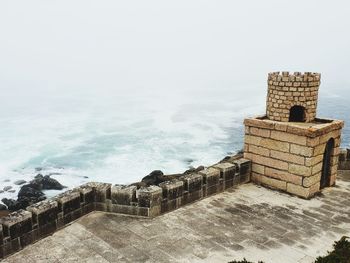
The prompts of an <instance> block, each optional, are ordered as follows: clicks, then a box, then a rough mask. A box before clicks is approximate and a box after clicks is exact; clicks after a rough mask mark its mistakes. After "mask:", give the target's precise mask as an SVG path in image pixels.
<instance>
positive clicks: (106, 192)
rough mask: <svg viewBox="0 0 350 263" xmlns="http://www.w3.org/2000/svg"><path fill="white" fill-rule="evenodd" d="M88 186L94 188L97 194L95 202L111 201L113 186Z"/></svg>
mask: <svg viewBox="0 0 350 263" xmlns="http://www.w3.org/2000/svg"><path fill="white" fill-rule="evenodd" d="M86 185H87V186H90V187H92V189H93V190H94V192H95V202H99V203H103V202H105V201H106V200H107V199H111V187H112V184H107V183H97V182H91V183H87V184H86Z"/></svg>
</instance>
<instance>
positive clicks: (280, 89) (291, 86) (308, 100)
mask: <svg viewBox="0 0 350 263" xmlns="http://www.w3.org/2000/svg"><path fill="white" fill-rule="evenodd" d="M320 79H321V74H319V73H311V72H305V73H304V74H302V73H300V72H294V73H293V74H290V73H289V72H282V73H281V74H280V72H272V73H269V75H268V94H267V102H266V115H267V117H268V118H269V119H270V120H274V121H282V122H288V121H289V117H290V110H291V108H292V107H293V106H302V107H304V108H305V116H304V119H305V120H304V121H305V122H312V121H314V119H315V117H316V109H317V99H318V88H319V85H320Z"/></svg>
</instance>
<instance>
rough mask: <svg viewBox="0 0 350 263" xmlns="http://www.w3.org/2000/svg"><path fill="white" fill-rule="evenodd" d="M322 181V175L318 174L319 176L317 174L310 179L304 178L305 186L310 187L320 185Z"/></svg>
mask: <svg viewBox="0 0 350 263" xmlns="http://www.w3.org/2000/svg"><path fill="white" fill-rule="evenodd" d="M320 181H321V173H318V174H315V175H313V176H309V177H304V179H303V186H304V187H310V186H311V185H314V184H316V183H319V182H320Z"/></svg>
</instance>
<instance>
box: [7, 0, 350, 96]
mask: <svg viewBox="0 0 350 263" xmlns="http://www.w3.org/2000/svg"><path fill="white" fill-rule="evenodd" d="M349 14H350V3H349V2H348V1H345V0H344V1H343V0H334V1H322V0H321V1H320V0H318V1H315V0H308V1H301V0H296V1H295V0H294V1H284V0H282V1H281V0H279V1H277V0H265V1H257V0H256V1H252V0H250V1H225V0H222V1H205V0H201V1H188V0H186V1H183V0H179V1H153V0H151V1H138V0H136V1H109V0H105V1H86V0H84V1H81V0H75V1H71V0H69V1H66V0H60V1H47V0H41V1H38V0H33V1H1V2H0V97H1V94H2V95H3V96H2V97H3V101H5V99H4V98H8V96H12V97H16V98H17V99H19V98H23V99H27V98H28V97H30V98H38V97H39V98H41V97H43V98H46V97H47V98H49V97H51V96H68V97H69V96H71V97H74V96H83V95H93V96H95V95H96V94H99V95H101V96H102V95H103V94H104V95H109V94H114V95H118V94H130V96H132V95H133V94H140V93H141V94H151V95H152V94H155V95H157V94H158V95H159V94H168V93H169V92H170V93H171V92H178V93H181V94H183V95H184V96H186V95H190V96H193V95H195V94H196V93H198V92H202V91H208V92H209V93H210V92H211V93H215V92H221V91H226V90H231V91H232V90H234V91H235V92H251V91H259V92H262V91H263V92H262V94H263V93H265V90H266V78H267V73H268V72H270V71H282V70H290V71H314V72H321V73H322V83H323V86H322V89H325V90H331V89H332V88H333V87H335V86H336V87H337V88H348V87H349V85H350V81H349V79H348V74H347V71H348V70H349V69H350V52H349V47H350V34H349V28H350V17H349ZM6 96H7V97H6ZM0 101H1V98H0ZM3 101H2V102H3ZM5 102H6V101H5Z"/></svg>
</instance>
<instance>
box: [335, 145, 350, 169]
mask: <svg viewBox="0 0 350 263" xmlns="http://www.w3.org/2000/svg"><path fill="white" fill-rule="evenodd" d="M338 169H339V170H350V149H340V154H339V165H338Z"/></svg>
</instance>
